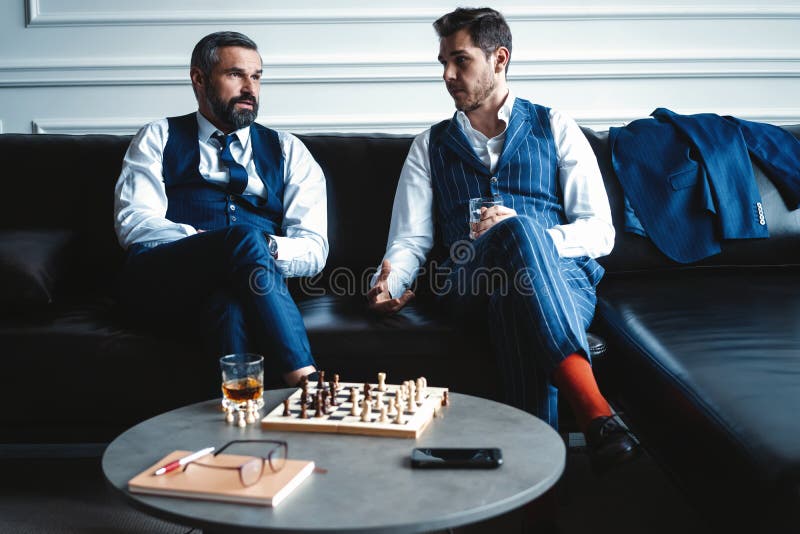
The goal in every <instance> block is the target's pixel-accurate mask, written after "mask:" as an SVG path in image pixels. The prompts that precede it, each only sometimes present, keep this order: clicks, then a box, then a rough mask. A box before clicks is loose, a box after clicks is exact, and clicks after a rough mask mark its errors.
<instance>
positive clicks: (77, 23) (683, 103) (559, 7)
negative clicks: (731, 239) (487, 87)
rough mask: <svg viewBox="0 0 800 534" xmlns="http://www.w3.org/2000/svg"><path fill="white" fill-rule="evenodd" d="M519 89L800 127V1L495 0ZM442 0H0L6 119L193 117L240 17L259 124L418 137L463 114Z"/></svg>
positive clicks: (586, 116)
mask: <svg viewBox="0 0 800 534" xmlns="http://www.w3.org/2000/svg"><path fill="white" fill-rule="evenodd" d="M492 5H493V6H494V7H496V8H497V9H499V10H501V11H503V12H504V13H505V14H506V17H507V18H508V20H509V23H510V25H511V28H512V32H513V34H514V50H513V54H512V64H511V70H510V73H509V74H510V80H511V84H512V88H513V89H514V91H515V92H516V93H517V94H518V95H520V96H524V97H527V98H530V99H531V100H534V101H536V102H539V103H542V104H545V105H549V106H552V107H557V108H559V109H562V110H564V111H565V112H567V113H569V114H571V115H572V116H573V117H575V118H576V119H577V120H578V121H579V122H580V123H581V124H583V125H587V126H591V127H595V128H605V127H607V126H609V125H614V124H622V123H624V122H627V121H630V120H633V119H635V118H639V117H642V116H646V115H647V114H649V113H650V112H651V111H652V110H653V109H654V108H656V107H669V108H671V109H674V110H675V111H678V112H681V113H696V112H717V113H723V114H732V115H736V116H740V117H742V118H748V119H752V120H763V121H769V122H775V123H792V122H800V100H798V99H797V98H796V95H797V94H800V40H798V39H797V35H798V34H800V31H799V30H800V2H798V1H791V2H787V1H784V2H776V1H764V2H761V3H760V5H758V6H756V5H755V4H754V3H753V2H746V1H744V0H728V1H715V0H711V1H705V2H701V3H700V2H696V1H695V2H688V1H683V0H682V1H672V2H659V1H657V0H640V1H635V0H617V1H615V2H605V1H600V0H589V1H582V2H580V1H572V2H557V1H554V0H551V1H540V2H530V1H498V2H494V3H493V4H492ZM453 7H455V4H454V3H452V2H445V1H441V0H405V1H399V0H385V1H382V2H373V1H366V0H341V1H331V0H295V1H294V2H291V3H287V2H285V0H281V1H277V0H237V2H230V3H228V4H227V5H226V4H223V3H221V2H219V1H218V0H137V1H136V2H130V1H129V0H0V121H2V123H0V124H4V125H5V131H7V132H30V131H37V132H62V133H79V132H109V133H121V132H133V131H135V130H136V128H137V127H138V126H139V125H141V124H144V123H145V122H147V121H149V120H152V119H153V118H157V117H161V116H165V115H174V114H179V113H185V112H187V111H189V110H191V109H194V107H195V102H194V97H193V95H192V92H191V89H190V88H189V85H188V62H189V55H190V53H191V49H192V47H193V46H194V44H195V43H196V42H197V40H198V39H200V38H201V37H202V36H203V35H206V34H207V33H210V32H212V31H216V30H219V29H233V30H237V31H242V32H244V33H246V34H248V35H249V36H251V37H252V38H253V39H254V40H255V41H256V42H258V44H259V47H260V49H261V52H262V56H263V57H264V67H265V77H264V86H263V88H262V90H263V100H262V110H261V114H260V116H259V121H261V122H263V123H265V124H268V125H272V126H275V127H279V128H285V129H289V130H293V131H386V132H398V133H399V132H408V133H412V132H418V131H421V130H423V129H424V128H425V127H427V126H428V125H429V124H431V123H432V122H435V121H438V120H440V119H442V118H444V117H446V116H448V115H449V114H451V113H452V102H451V100H450V99H449V97H448V95H447V94H446V92H445V91H444V88H443V85H442V83H441V79H440V68H439V66H438V64H437V63H436V55H437V52H438V43H437V39H436V37H435V35H434V32H433V30H432V28H431V22H432V21H433V20H434V19H435V18H436V17H437V16H439V15H441V14H442V13H445V12H447V11H449V10H451V9H453Z"/></svg>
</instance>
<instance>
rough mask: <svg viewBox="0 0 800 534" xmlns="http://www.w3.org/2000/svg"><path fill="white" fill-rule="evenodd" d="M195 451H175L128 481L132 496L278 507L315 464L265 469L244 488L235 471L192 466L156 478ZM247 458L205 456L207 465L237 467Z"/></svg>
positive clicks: (288, 463) (297, 462) (288, 462)
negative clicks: (160, 469)
mask: <svg viewBox="0 0 800 534" xmlns="http://www.w3.org/2000/svg"><path fill="white" fill-rule="evenodd" d="M191 452H192V451H174V452H172V453H170V454H168V455H167V456H165V457H164V458H162V459H161V460H159V461H158V462H156V463H155V464H153V465H152V466H150V467H148V468H147V469H145V470H144V471H142V472H141V473H139V474H138V475H136V476H135V477H133V478H132V479H131V480H130V481H129V482H128V489H129V490H130V491H131V493H146V494H150V495H163V496H166V497H187V498H190V499H209V500H214V501H228V502H236V503H241V504H260V505H265V506H278V504H280V502H281V501H282V500H283V499H285V498H286V497H287V496H288V495H289V494H290V493H291V492H292V491H293V490H294V489H295V488H296V487H297V486H299V485H300V484H301V483H302V482H303V481H304V480H305V479H306V478H308V476H309V475H310V474H311V473H312V472H313V471H314V462H311V461H306V460H286V465H285V466H284V467H283V469H281V470H280V471H278V472H277V473H273V472H271V471H269V467H268V466H265V467H264V468H265V471H264V474H263V475H262V476H261V480H259V481H258V482H257V483H255V484H254V485H252V486H248V487H245V486H243V485H242V483H241V481H240V480H239V473H238V472H237V471H235V470H233V469H212V468H205V467H201V466H190V467H189V468H188V469H186V471H183V470H182V469H176V470H175V471H172V472H171V473H167V474H166V475H161V476H155V475H154V474H153V473H154V472H155V470H156V469H158V468H159V467H161V466H162V465H164V464H167V463H169V462H171V461H173V460H177V459H179V458H183V457H184V456H187V455H188V454H191ZM248 458H252V457H248V456H238V455H233V454H220V455H219V456H211V455H209V456H205V457H204V458H202V459H201V460H199V461H200V462H202V463H205V464H213V465H228V466H238V465H241V464H242V463H243V462H245V461H246V460H247V459H248Z"/></svg>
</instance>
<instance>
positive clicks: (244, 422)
mask: <svg viewBox="0 0 800 534" xmlns="http://www.w3.org/2000/svg"><path fill="white" fill-rule="evenodd" d="M236 424H238V425H239V427H241V428H244V427H246V426H247V415H246V414H245V413H244V410H239V421H238V422H237V423H236Z"/></svg>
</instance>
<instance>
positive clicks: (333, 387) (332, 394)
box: [328, 381, 339, 406]
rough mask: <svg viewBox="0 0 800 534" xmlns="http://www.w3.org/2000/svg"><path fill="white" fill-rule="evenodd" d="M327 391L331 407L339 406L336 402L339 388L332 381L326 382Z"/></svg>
mask: <svg viewBox="0 0 800 534" xmlns="http://www.w3.org/2000/svg"><path fill="white" fill-rule="evenodd" d="M328 389H329V390H330V399H331V406H339V401H337V400H336V395H337V393H338V391H337V390H338V389H339V386H338V385H337V384H336V382H334V381H330V382H328Z"/></svg>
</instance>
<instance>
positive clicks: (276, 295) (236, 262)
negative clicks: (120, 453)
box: [119, 225, 314, 377]
mask: <svg viewBox="0 0 800 534" xmlns="http://www.w3.org/2000/svg"><path fill="white" fill-rule="evenodd" d="M119 292H120V297H121V300H122V301H123V304H124V305H125V306H126V307H127V309H128V311H129V312H131V313H133V314H135V315H136V316H137V317H138V318H140V319H144V320H146V322H147V323H150V324H153V325H160V326H162V327H163V326H165V325H166V326H168V327H170V328H173V329H174V328H178V327H179V325H178V324H177V323H178V321H176V319H178V318H181V319H183V321H182V322H185V323H189V324H191V325H192V328H191V331H187V332H186V335H192V336H198V335H199V336H203V337H204V338H205V344H206V347H207V348H208V352H209V353H211V354H215V355H219V356H221V355H224V354H229V353H231V352H242V351H253V352H258V353H259V354H262V355H263V356H264V366H265V369H264V370H265V377H266V376H268V375H270V374H272V375H277V374H278V373H285V372H288V371H292V370H294V369H299V368H301V367H305V366H307V365H314V360H313V358H312V356H311V350H310V347H309V343H308V336H307V335H306V331H305V326H304V324H303V319H302V317H301V316H300V311H299V310H298V309H297V305H296V304H295V303H294V301H293V300H292V297H291V295H290V294H289V290H288V288H287V287H286V283H285V280H284V278H283V275H282V274H281V272H280V271H279V269H278V267H277V265H276V264H275V260H274V259H273V258H272V256H270V254H269V251H268V249H267V244H266V240H265V239H264V234H263V233H262V232H261V230H259V229H258V228H255V227H253V226H249V225H234V226H229V227H226V228H221V229H218V230H211V231H208V232H202V233H199V234H196V235H193V236H190V237H186V238H183V239H179V240H177V241H173V242H171V243H165V244H161V245H158V246H155V247H148V246H143V245H134V246H132V247H131V248H130V249H129V251H128V255H127V258H126V262H125V266H124V268H123V270H122V276H121V279H120V284H119ZM183 326H185V325H183ZM270 372H271V373H270Z"/></svg>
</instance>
